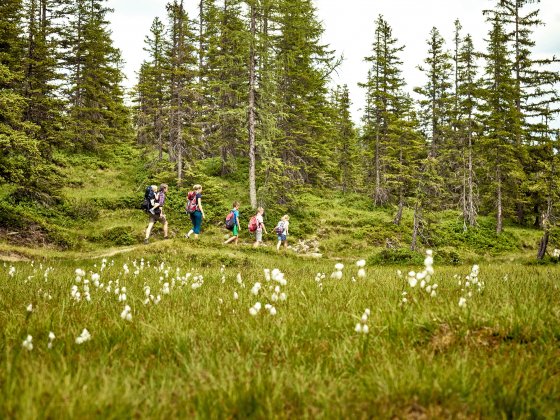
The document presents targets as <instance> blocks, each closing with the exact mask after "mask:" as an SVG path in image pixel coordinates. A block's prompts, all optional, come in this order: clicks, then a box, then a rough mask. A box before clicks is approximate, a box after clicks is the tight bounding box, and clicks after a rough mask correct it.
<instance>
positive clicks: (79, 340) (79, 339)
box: [76, 328, 91, 344]
mask: <svg viewBox="0 0 560 420" xmlns="http://www.w3.org/2000/svg"><path fill="white" fill-rule="evenodd" d="M89 340H91V334H90V333H89V331H88V330H87V329H86V328H84V329H83V330H82V333H81V334H80V335H79V336H78V337H76V344H82V343H85V342H86V341H89Z"/></svg>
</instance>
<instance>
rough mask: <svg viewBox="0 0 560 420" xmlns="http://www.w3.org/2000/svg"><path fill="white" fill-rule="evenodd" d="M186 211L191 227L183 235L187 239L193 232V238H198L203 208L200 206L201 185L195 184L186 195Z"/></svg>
mask: <svg viewBox="0 0 560 420" xmlns="http://www.w3.org/2000/svg"><path fill="white" fill-rule="evenodd" d="M187 200H188V201H187V213H188V214H189V216H190V218H191V222H192V225H193V227H192V229H191V230H189V232H188V233H187V234H186V235H185V237H186V238H187V239H188V238H190V237H191V235H193V234H194V238H195V239H198V235H200V228H201V227H202V219H204V218H205V217H204V209H203V208H202V185H200V184H196V185H194V186H193V190H192V191H191V192H189V194H188V195H187Z"/></svg>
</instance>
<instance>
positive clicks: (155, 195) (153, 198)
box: [149, 185, 161, 214]
mask: <svg viewBox="0 0 560 420" xmlns="http://www.w3.org/2000/svg"><path fill="white" fill-rule="evenodd" d="M151 188H152V194H150V206H152V207H151V208H150V210H149V212H150V213H152V214H156V209H157V208H158V207H159V191H158V187H157V185H152V186H151ZM160 211H161V210H160ZM158 213H159V212H158Z"/></svg>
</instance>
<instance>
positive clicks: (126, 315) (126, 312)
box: [121, 305, 132, 322]
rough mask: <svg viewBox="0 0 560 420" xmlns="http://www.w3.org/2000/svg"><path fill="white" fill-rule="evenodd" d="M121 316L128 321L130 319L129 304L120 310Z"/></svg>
mask: <svg viewBox="0 0 560 420" xmlns="http://www.w3.org/2000/svg"><path fill="white" fill-rule="evenodd" d="M121 318H122V319H124V320H126V321H129V322H130V321H132V314H131V309H130V306H128V305H125V307H124V310H123V311H122V312H121Z"/></svg>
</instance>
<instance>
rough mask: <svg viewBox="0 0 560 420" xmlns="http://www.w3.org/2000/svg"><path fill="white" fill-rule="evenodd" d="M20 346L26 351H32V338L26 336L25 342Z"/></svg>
mask: <svg viewBox="0 0 560 420" xmlns="http://www.w3.org/2000/svg"><path fill="white" fill-rule="evenodd" d="M21 345H22V347H23V348H24V349H26V350H27V351H31V350H33V337H32V336H30V335H28V336H27V337H26V338H25V340H23V343H21Z"/></svg>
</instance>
